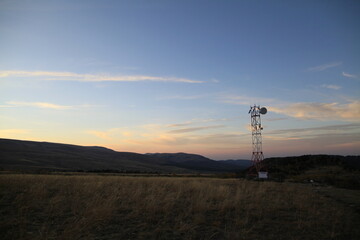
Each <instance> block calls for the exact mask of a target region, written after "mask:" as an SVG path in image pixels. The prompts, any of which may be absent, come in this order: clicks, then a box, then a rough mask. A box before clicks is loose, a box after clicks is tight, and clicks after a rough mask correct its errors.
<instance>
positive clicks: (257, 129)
mask: <svg viewBox="0 0 360 240" xmlns="http://www.w3.org/2000/svg"><path fill="white" fill-rule="evenodd" d="M266 113H267V109H266V108H265V107H261V108H260V106H257V105H254V106H250V110H249V114H250V117H251V136H252V156H251V161H252V162H253V166H252V167H250V169H249V172H248V175H250V176H256V177H258V178H262V179H266V178H268V172H267V170H266V169H265V167H264V166H263V164H262V161H263V160H264V154H263V151H262V137H261V131H262V130H263V127H262V126H261V118H260V115H263V114H266Z"/></svg>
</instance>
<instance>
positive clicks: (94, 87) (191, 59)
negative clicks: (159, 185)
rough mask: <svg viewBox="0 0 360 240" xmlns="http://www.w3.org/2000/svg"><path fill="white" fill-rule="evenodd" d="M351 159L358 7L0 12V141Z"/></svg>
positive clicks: (191, 4) (358, 110)
mask: <svg viewBox="0 0 360 240" xmlns="http://www.w3.org/2000/svg"><path fill="white" fill-rule="evenodd" d="M254 104H257V105H261V106H265V107H267V109H268V114H266V115H263V116H262V123H263V126H264V130H263V150H264V155H265V157H272V156H289V155H303V154H319V153H324V154H341V155H354V154H356V155H359V154H360V1H356V0H354V1H350V0H345V1H344V0H339V1H316V0H311V1H306V0H305V1H304V0H302V1H288V0H284V1H275V0H271V1H265V0H264V1H252V0H249V1H245V0H244V1H230V0H229V1H220V0H219V1H215V0H208V1H202V0H191V1H186V0H181V1H180V0H179V1H165V0H164V1H160V0H159V1H157V0H154V1H148V0H143V1H138V0H128V1H107V0H104V1H100V0H99V1H88V0H86V1H85V0H84V1H76V0H75V1H74V0H69V1H51V0H43V1H40V0H39V1H38V0H33V1H25V0H19V1H12V0H9V1H6V0H0V138H11V139H21V140H35V141H47V142H59V143H69V144H77V145H85V146H104V147H108V148H111V149H114V150H117V151H131V152H138V153H149V152H151V153H153V152H187V153H195V154H201V155H204V156H206V157H209V158H212V159H231V158H232V159H250V158H251V151H252V150H251V132H250V131H249V123H250V116H249V114H248V111H249V108H250V105H254Z"/></svg>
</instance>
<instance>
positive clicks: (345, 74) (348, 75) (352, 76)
mask: <svg viewBox="0 0 360 240" xmlns="http://www.w3.org/2000/svg"><path fill="white" fill-rule="evenodd" d="M342 75H343V76H344V77H348V78H358V77H357V76H356V75H354V74H349V73H346V72H342Z"/></svg>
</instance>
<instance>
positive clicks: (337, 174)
mask: <svg viewBox="0 0 360 240" xmlns="http://www.w3.org/2000/svg"><path fill="white" fill-rule="evenodd" d="M263 164H264V166H265V168H266V169H268V171H269V173H270V177H271V178H273V179H275V180H285V179H287V180H291V181H295V182H314V183H318V184H327V185H332V186H336V187H341V188H349V189H360V157H359V156H337V155H304V156H299V157H283V158H267V159H265V160H264V161H263Z"/></svg>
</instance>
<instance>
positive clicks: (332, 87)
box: [322, 84, 341, 90]
mask: <svg viewBox="0 0 360 240" xmlns="http://www.w3.org/2000/svg"><path fill="white" fill-rule="evenodd" d="M322 87H323V88H329V89H333V90H339V89H340V88H341V87H340V86H338V85H333V84H323V85H322Z"/></svg>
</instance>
